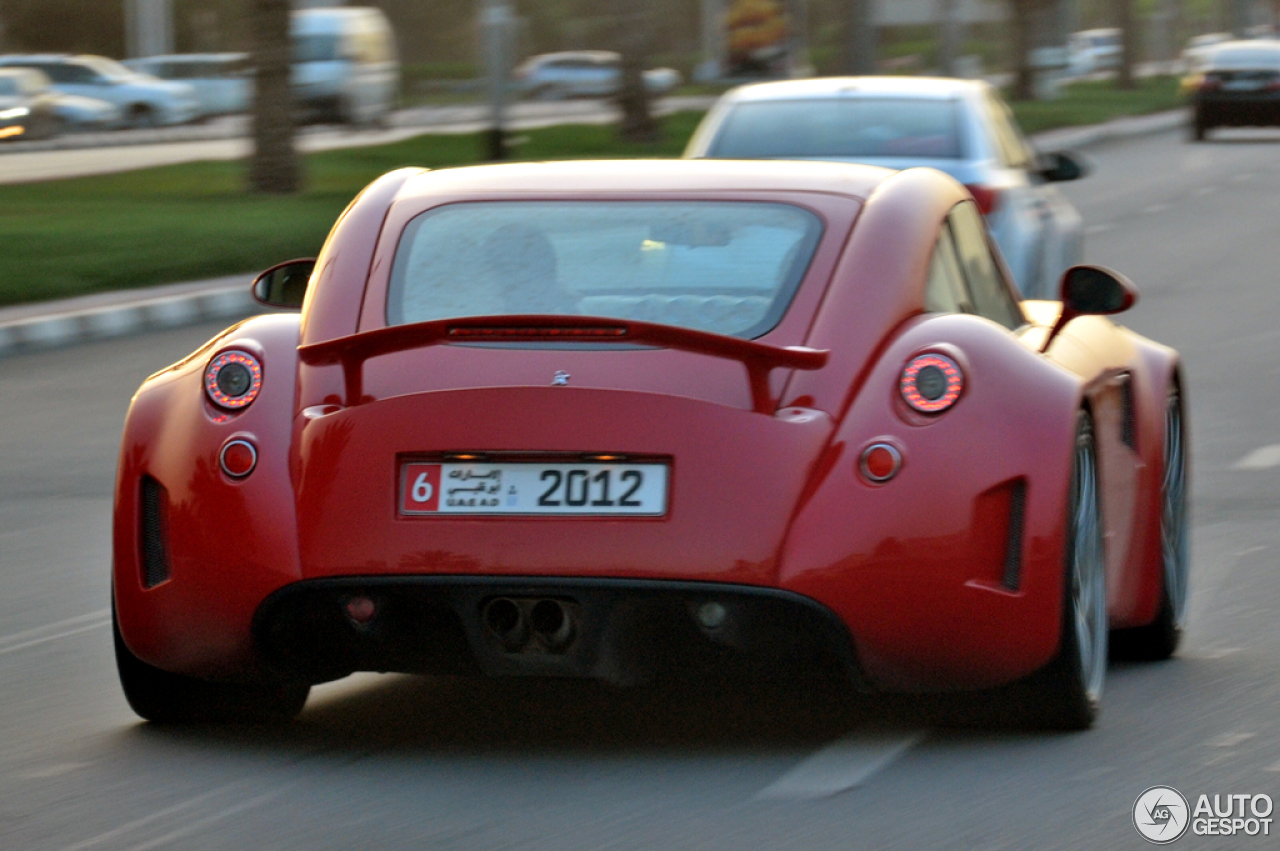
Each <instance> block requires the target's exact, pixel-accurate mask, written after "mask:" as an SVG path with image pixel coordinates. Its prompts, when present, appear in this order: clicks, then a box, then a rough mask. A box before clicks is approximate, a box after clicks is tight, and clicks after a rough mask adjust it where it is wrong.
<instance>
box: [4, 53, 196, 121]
mask: <svg viewBox="0 0 1280 851" xmlns="http://www.w3.org/2000/svg"><path fill="white" fill-rule="evenodd" d="M0 66H4V67H10V68H12V67H18V68H35V69H36V70H37V71H43V72H44V73H45V75H46V76H47V77H48V78H49V79H50V81H52V83H53V87H54V89H56V90H57V91H59V92H62V93H63V94H68V95H78V96H81V97H89V98H96V99H98V100H105V101H108V102H110V103H114V104H115V105H116V106H118V107H119V108H120V109H121V110H122V111H123V112H124V116H125V120H126V121H127V122H128V124H129V125H131V126H134V127H152V126H156V125H160V124H185V123H187V122H188V121H192V120H194V119H195V118H196V117H197V116H198V115H199V105H198V104H197V102H196V94H195V90H194V89H192V88H191V87H190V86H188V85H186V84H184V83H173V82H167V81H164V80H157V79H156V78H155V77H148V76H147V75H145V74H139V73H138V72H136V71H131V70H129V69H128V68H126V67H125V66H123V65H121V64H120V63H119V62H117V61H116V60H114V59H108V58H106V57H105V56H90V55H81V56H66V55H60V54H37V55H22V54H10V55H8V56H0Z"/></svg>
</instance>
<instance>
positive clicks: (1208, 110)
mask: <svg viewBox="0 0 1280 851" xmlns="http://www.w3.org/2000/svg"><path fill="white" fill-rule="evenodd" d="M1184 88H1185V89H1186V90H1188V91H1189V92H1190V94H1191V108H1192V116H1191V138H1192V139H1193V140H1195V141H1197V142H1202V141H1204V138H1205V136H1207V135H1208V133H1209V131H1210V130H1213V129H1214V128H1216V127H1275V126H1280V41H1277V40H1274V39H1254V40H1250V41H1229V42H1225V43H1223V44H1219V45H1217V46H1215V47H1212V48H1210V49H1209V50H1208V51H1207V52H1206V54H1205V56H1204V58H1203V61H1202V64H1201V65H1200V67H1199V68H1198V69H1196V73H1195V74H1194V75H1192V76H1191V77H1190V78H1188V80H1187V81H1186V83H1185V85H1184Z"/></svg>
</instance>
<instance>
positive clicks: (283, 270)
mask: <svg viewBox="0 0 1280 851" xmlns="http://www.w3.org/2000/svg"><path fill="white" fill-rule="evenodd" d="M315 268H316V261H315V260H314V259H305V260H290V261H288V262H287V263H280V264H278V265H276V266H272V267H271V268H270V269H268V270H267V271H265V272H263V273H262V274H261V275H259V276H258V277H256V278H254V279H253V287H252V290H253V297H254V298H255V299H257V300H258V301H259V302H261V303H262V304H265V305H267V306H268V307H286V308H295V309H296V308H299V307H302V299H303V298H304V297H305V296H306V294H307V284H308V282H309V281H310V280H311V273H312V272H314V271H315Z"/></svg>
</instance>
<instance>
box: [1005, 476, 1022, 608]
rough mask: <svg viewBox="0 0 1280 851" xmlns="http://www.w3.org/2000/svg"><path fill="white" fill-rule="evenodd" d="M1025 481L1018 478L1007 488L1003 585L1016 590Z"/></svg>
mask: <svg viewBox="0 0 1280 851" xmlns="http://www.w3.org/2000/svg"><path fill="white" fill-rule="evenodd" d="M1026 514H1027V483H1026V480H1024V479H1018V481H1016V482H1014V483H1013V487H1011V488H1010V489H1009V537H1008V539H1007V540H1006V541H1005V547H1004V578H1003V579H1002V580H1001V581H1002V582H1003V583H1004V587H1006V588H1008V589H1009V590H1010V591H1017V590H1018V586H1019V585H1021V584H1022V530H1023V526H1025V525H1026Z"/></svg>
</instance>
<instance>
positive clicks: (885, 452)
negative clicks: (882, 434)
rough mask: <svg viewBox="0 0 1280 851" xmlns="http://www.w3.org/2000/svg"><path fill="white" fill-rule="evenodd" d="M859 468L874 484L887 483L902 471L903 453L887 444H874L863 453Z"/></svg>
mask: <svg viewBox="0 0 1280 851" xmlns="http://www.w3.org/2000/svg"><path fill="white" fill-rule="evenodd" d="M858 466H859V467H860V468H861V469H862V475H864V476H866V477H867V478H868V479H869V480H871V481H873V482H877V483H879V482H887V481H889V480H890V479H892V478H893V477H894V476H896V475H898V471H899V470H900V469H902V453H901V452H899V451H898V450H897V449H896V448H894V447H892V446H890V445H889V444H887V443H873V444H871V445H870V446H868V447H867V448H866V449H864V450H863V451H862V459H861V460H860V461H859V463H858Z"/></svg>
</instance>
